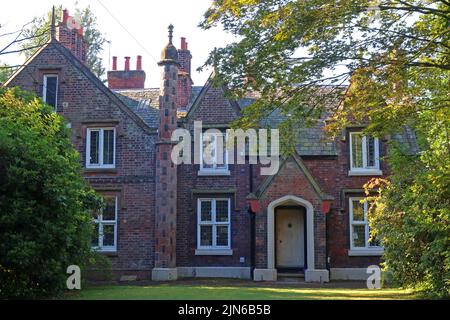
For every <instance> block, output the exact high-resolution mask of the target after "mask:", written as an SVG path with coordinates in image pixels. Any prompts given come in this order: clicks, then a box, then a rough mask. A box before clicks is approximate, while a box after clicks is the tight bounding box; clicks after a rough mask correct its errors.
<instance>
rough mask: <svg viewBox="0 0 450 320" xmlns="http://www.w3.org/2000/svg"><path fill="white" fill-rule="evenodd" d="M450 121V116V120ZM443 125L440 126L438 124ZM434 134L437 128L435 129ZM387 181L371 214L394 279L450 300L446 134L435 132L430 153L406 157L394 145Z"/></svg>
mask: <svg viewBox="0 0 450 320" xmlns="http://www.w3.org/2000/svg"><path fill="white" fill-rule="evenodd" d="M448 119H449V120H448V122H450V118H448ZM440 124H442V123H440ZM432 125H433V124H429V126H430V127H429V128H428V129H430V128H431V126H432ZM431 131H433V130H431ZM391 150H392V151H391V153H390V155H389V157H390V164H391V166H392V170H393V173H394V174H393V175H392V176H391V177H390V179H389V181H387V180H382V179H375V180H373V181H372V182H371V183H369V184H368V185H367V186H366V188H367V189H368V190H367V191H369V190H370V189H373V188H374V187H380V188H379V194H378V195H377V196H376V197H373V199H374V200H375V202H374V203H375V205H374V206H373V207H372V209H371V212H370V224H371V228H372V230H373V232H372V234H374V235H376V236H377V237H378V238H382V239H383V245H384V247H385V253H384V259H385V263H384V264H385V269H386V270H389V271H391V272H392V276H393V280H394V281H395V282H397V283H398V284H399V285H401V286H404V287H411V288H414V289H416V290H418V291H421V292H423V293H424V294H426V295H429V296H431V297H438V298H445V297H449V296H450V162H449V161H448V159H450V157H449V155H450V154H449V150H450V148H449V140H448V137H447V132H446V131H440V132H433V135H432V136H430V137H429V144H428V147H427V148H426V150H424V151H423V152H422V153H421V154H420V155H408V154H406V153H405V152H403V151H402V150H401V148H400V147H399V146H392V148H391Z"/></svg>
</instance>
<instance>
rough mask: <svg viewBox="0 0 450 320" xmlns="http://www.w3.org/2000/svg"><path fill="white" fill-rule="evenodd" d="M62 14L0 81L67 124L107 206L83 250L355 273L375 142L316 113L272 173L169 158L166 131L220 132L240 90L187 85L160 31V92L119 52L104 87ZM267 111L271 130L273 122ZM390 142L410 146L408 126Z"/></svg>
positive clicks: (179, 274)
mask: <svg viewBox="0 0 450 320" xmlns="http://www.w3.org/2000/svg"><path fill="white" fill-rule="evenodd" d="M69 21H72V20H71V18H70V16H69V14H68V12H67V11H66V10H65V11H64V13H63V18H62V21H61V22H59V24H58V26H57V27H56V29H55V30H54V31H53V33H52V37H51V40H50V42H49V43H47V44H46V45H44V46H43V47H42V48H41V49H40V50H39V51H37V52H36V54H34V55H33V56H32V57H31V58H30V59H29V60H28V61H27V62H26V63H25V65H24V66H23V67H22V68H21V69H19V70H18V71H17V72H16V73H15V74H14V75H13V76H12V77H11V78H10V79H9V80H8V81H7V82H6V83H5V85H6V86H20V87H22V88H23V89H25V90H28V91H30V92H34V93H36V94H37V95H39V96H41V97H42V98H43V99H44V100H45V101H46V102H47V103H48V104H51V105H53V106H54V107H55V111H56V112H58V113H59V114H61V115H62V116H63V117H64V118H65V119H66V120H67V122H68V126H70V128H71V129H72V139H73V143H74V145H75V147H76V148H77V150H78V152H79V153H80V155H81V161H82V165H83V168H84V176H85V178H86V179H87V180H88V181H89V183H90V184H91V185H92V186H93V187H94V188H95V189H96V190H97V191H98V192H99V193H100V194H102V195H104V196H105V199H106V202H107V207H106V209H105V210H104V211H103V212H102V213H101V214H100V215H98V216H96V217H95V221H94V223H95V225H96V230H97V233H96V234H95V236H94V238H93V241H92V246H93V248H94V249H95V250H98V251H100V252H103V253H104V254H105V255H107V256H108V257H110V259H111V261H112V263H113V268H114V271H115V272H116V273H117V275H120V276H123V275H131V276H137V277H138V278H140V279H150V278H152V279H154V280H174V279H178V278H183V277H230V278H244V279H250V278H253V279H254V280H257V281H261V280H276V279H277V277H278V276H282V275H283V274H286V273H287V274H291V275H292V274H294V273H295V274H296V275H304V277H305V280H306V281H314V282H323V281H329V280H330V279H331V280H333V279H352V280H356V279H365V278H366V277H367V275H366V268H367V267H368V266H369V265H373V264H379V263H380V258H381V256H382V253H383V248H382V247H381V245H380V244H379V243H378V242H376V241H372V242H370V241H369V237H368V229H369V227H368V223H367V217H366V212H367V203H364V204H362V203H361V202H360V199H363V198H364V193H363V189H362V186H363V185H364V183H365V182H367V181H368V180H369V179H370V178H372V177H383V176H386V175H387V174H388V168H387V167H386V164H385V162H384V161H383V156H384V155H386V148H387V146H386V141H387V138H386V139H377V138H372V137H365V136H363V135H362V134H361V129H362V128H361V127H352V128H348V130H346V132H345V133H344V134H343V135H342V136H341V137H340V138H339V139H336V140H334V141H328V140H326V139H325V138H324V135H323V132H322V127H323V125H324V121H322V122H321V123H319V124H318V125H317V126H316V127H313V128H304V129H302V130H301V134H300V136H299V140H298V146H297V148H296V154H295V155H293V156H291V157H290V158H288V159H283V160H282V161H281V164H280V168H279V170H278V173H277V174H275V175H272V176H262V175H261V174H260V170H259V169H260V168H259V166H258V165H254V164H250V163H246V164H228V163H226V162H225V163H223V164H218V162H217V163H214V165H209V164H205V163H203V162H202V163H201V164H181V165H175V164H174V163H173V162H172V161H171V157H170V154H171V151H172V148H173V145H174V143H173V142H172V141H171V135H172V132H173V131H174V130H175V129H177V128H185V129H187V130H189V131H190V132H193V131H194V122H195V121H202V123H203V127H204V128H216V129H218V130H219V132H221V133H223V134H224V132H225V130H226V129H227V128H229V125H230V122H232V121H233V120H235V119H236V118H238V117H239V116H240V114H241V111H242V109H243V108H245V107H246V106H248V105H249V104H250V103H251V102H252V99H251V97H249V98H248V99H242V100H241V101H231V100H228V99H227V98H226V97H225V95H224V89H223V88H216V87H213V86H212V83H211V79H209V80H208V81H207V83H206V84H205V85H204V86H200V87H198V86H193V82H192V79H191V76H190V74H191V58H192V56H191V53H190V51H189V49H188V44H187V42H186V39H185V38H181V46H180V49H177V48H175V46H174V45H173V41H172V27H171V28H170V31H169V43H168V44H167V45H166V46H165V47H164V48H163V51H162V54H161V61H160V62H159V63H158V64H159V66H160V67H161V86H160V88H154V89H147V88H144V83H145V78H146V74H145V71H144V70H142V57H140V56H138V57H137V60H136V69H135V70H131V69H130V60H131V58H130V57H126V58H125V67H124V70H118V67H117V58H116V57H114V58H113V65H112V70H111V71H109V72H108V87H107V86H105V84H104V83H103V82H102V81H101V80H99V79H98V78H97V77H96V76H95V75H93V74H92V72H91V71H90V70H89V69H88V68H87V67H86V65H85V59H86V43H85V42H84V39H83V30H82V28H80V27H77V26H76V25H74V24H73V23H70V24H69ZM269 120H270V121H271V122H272V124H273V127H276V123H277V121H279V120H280V119H279V118H277V117H276V116H274V118H273V119H269ZM219 135H220V134H219ZM390 138H392V139H400V140H401V141H403V142H404V143H407V144H408V145H409V146H410V147H411V149H412V150H413V149H414V148H415V142H414V136H413V134H412V133H411V132H409V131H407V130H405V133H404V134H403V135H399V136H395V137H390ZM194 147H195V146H194V145H193V146H192V148H194ZM214 148H217V144H215V145H214V147H213V149H214ZM216 151H217V150H216ZM215 154H217V152H215Z"/></svg>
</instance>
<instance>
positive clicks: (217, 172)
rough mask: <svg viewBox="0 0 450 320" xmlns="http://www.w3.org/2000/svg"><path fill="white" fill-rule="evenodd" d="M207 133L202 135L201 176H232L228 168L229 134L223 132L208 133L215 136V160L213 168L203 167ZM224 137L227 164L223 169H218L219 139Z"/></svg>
mask: <svg viewBox="0 0 450 320" xmlns="http://www.w3.org/2000/svg"><path fill="white" fill-rule="evenodd" d="M204 134H205V132H202V134H201V135H200V171H199V175H230V171H229V168H228V150H227V148H226V144H227V139H228V133H225V132H221V133H214V132H208V135H214V136H215V140H214V141H215V142H214V148H215V152H214V153H215V159H214V163H213V165H212V168H205V167H204V166H203V165H204V163H203V161H204V160H203V135H204ZM218 136H222V137H223V148H224V156H225V163H224V166H223V167H217V162H218V161H217V155H218V153H217V137H218Z"/></svg>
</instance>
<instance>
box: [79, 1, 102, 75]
mask: <svg viewBox="0 0 450 320" xmlns="http://www.w3.org/2000/svg"><path fill="white" fill-rule="evenodd" d="M75 19H76V20H77V21H79V22H80V24H81V26H82V27H83V28H84V38H85V39H86V42H87V44H88V49H87V54H86V64H87V65H88V66H89V68H90V69H91V71H92V72H93V73H94V74H95V75H96V76H97V77H99V78H101V77H102V76H103V75H104V74H105V68H104V67H103V59H102V58H101V53H102V51H103V45H104V44H105V41H106V39H105V38H104V37H103V34H102V33H101V32H100V31H99V30H98V25H97V17H96V16H95V14H94V13H93V12H92V10H91V7H90V6H87V7H86V8H84V9H80V8H77V9H76V12H75Z"/></svg>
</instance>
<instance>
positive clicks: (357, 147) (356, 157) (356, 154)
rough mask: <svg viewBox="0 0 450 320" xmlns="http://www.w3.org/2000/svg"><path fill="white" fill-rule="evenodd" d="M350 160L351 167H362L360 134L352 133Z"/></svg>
mask: <svg viewBox="0 0 450 320" xmlns="http://www.w3.org/2000/svg"><path fill="white" fill-rule="evenodd" d="M352 162H353V168H362V167H363V155H362V135H361V134H352Z"/></svg>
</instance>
